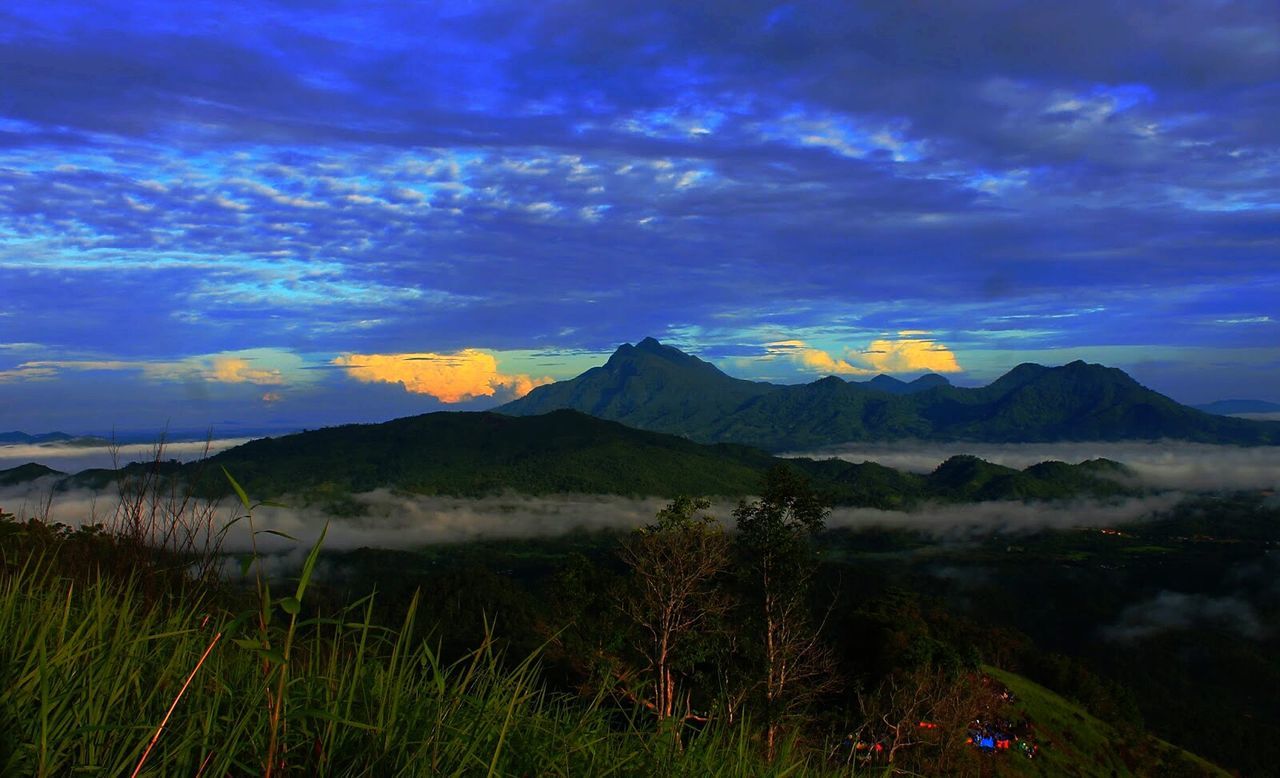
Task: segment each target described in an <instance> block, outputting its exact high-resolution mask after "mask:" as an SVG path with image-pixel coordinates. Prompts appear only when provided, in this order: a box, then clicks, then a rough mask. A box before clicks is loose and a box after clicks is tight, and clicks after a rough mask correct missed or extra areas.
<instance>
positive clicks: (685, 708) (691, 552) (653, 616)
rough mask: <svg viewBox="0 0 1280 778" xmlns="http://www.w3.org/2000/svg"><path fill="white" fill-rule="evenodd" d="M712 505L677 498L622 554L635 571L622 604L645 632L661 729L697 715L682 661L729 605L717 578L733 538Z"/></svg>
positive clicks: (650, 703)
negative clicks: (712, 511)
mask: <svg viewBox="0 0 1280 778" xmlns="http://www.w3.org/2000/svg"><path fill="white" fill-rule="evenodd" d="M710 507H711V504H710V503H709V502H708V501H707V500H705V499H701V498H699V499H694V498H691V497H677V498H676V499H675V500H674V501H673V502H672V503H671V504H670V505H668V506H667V507H665V508H663V509H662V510H661V511H659V512H658V516H657V522H656V523H654V524H650V525H649V526H646V527H644V528H642V529H639V530H636V531H635V532H634V533H632V535H631V536H630V537H628V538H627V540H626V541H624V542H623V544H622V548H621V550H620V552H619V553H620V556H621V557H622V561H623V562H624V563H625V564H626V565H627V567H628V568H630V570H631V586H630V588H629V590H628V593H627V595H626V597H625V598H624V601H623V603H622V608H623V610H624V612H625V613H626V614H627V616H628V617H629V618H630V619H631V621H633V622H634V623H635V624H636V626H637V627H639V629H640V634H641V635H642V637H641V640H640V641H639V645H638V646H637V648H638V649H639V652H640V653H641V655H642V656H644V658H645V660H646V661H647V662H648V666H647V668H646V671H647V673H648V674H649V675H650V677H651V679H652V688H651V689H650V691H649V694H648V695H647V701H646V703H645V705H646V707H649V708H650V709H651V710H652V711H653V713H654V715H655V716H656V717H657V719H658V726H659V727H662V726H663V725H664V724H665V723H666V722H668V720H670V719H673V718H675V719H679V720H687V719H690V718H696V716H695V714H694V713H693V711H692V704H691V698H690V692H689V691H688V690H687V689H685V690H682V689H681V688H680V687H681V678H680V675H681V672H680V670H681V666H682V664H685V663H687V662H689V661H691V659H692V657H691V656H690V647H691V645H692V644H693V643H694V642H695V641H694V638H695V637H696V636H697V635H698V633H699V632H701V631H704V630H707V629H709V628H710V625H711V623H712V622H713V621H714V620H715V618H716V616H718V615H719V614H721V613H723V612H724V611H725V610H726V599H725V597H724V595H723V593H722V592H720V591H719V590H718V589H717V588H716V585H715V579H716V577H717V576H718V575H719V574H720V573H722V572H723V571H724V570H725V568H726V567H727V565H728V559H729V554H728V541H727V540H726V539H725V535H724V531H723V529H722V527H721V526H720V523H719V522H718V521H717V520H716V519H715V518H714V517H713V516H711V515H710V514H708V513H706V511H707V509H708V508H710Z"/></svg>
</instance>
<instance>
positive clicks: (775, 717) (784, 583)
mask: <svg viewBox="0 0 1280 778" xmlns="http://www.w3.org/2000/svg"><path fill="white" fill-rule="evenodd" d="M827 513H828V509H827V507H826V505H825V504H824V503H823V501H822V500H821V499H820V498H819V497H818V495H817V494H815V493H814V492H813V491H812V490H811V489H810V487H809V484H808V482H807V481H806V480H804V478H803V476H801V475H800V474H798V473H796V472H795V471H794V470H792V469H790V468H787V467H785V466H781V467H776V468H774V469H772V470H770V471H769V473H768V474H767V475H766V477H765V485H764V491H763V494H762V495H761V498H760V499H759V500H757V501H755V502H751V503H747V502H743V503H740V504H739V505H738V507H737V509H736V510H734V517H735V518H736V519H737V522H738V536H737V539H736V545H737V547H738V552H739V556H740V558H741V564H742V570H743V573H744V575H745V577H746V578H747V587H746V597H747V601H748V603H749V608H750V611H752V613H751V616H752V620H753V621H755V622H756V623H757V624H758V631H757V633H756V634H758V635H759V639H760V643H759V645H758V649H759V652H760V673H759V685H760V687H761V690H762V692H763V707H764V710H763V713H764V721H765V726H766V730H765V748H766V754H767V756H768V758H769V759H770V760H772V759H773V755H774V752H775V749H776V746H777V740H778V733H779V732H780V730H781V727H782V724H783V722H784V720H785V719H786V718H787V717H788V716H790V715H791V714H793V713H795V712H796V711H798V710H799V709H801V708H803V707H804V706H805V705H807V704H808V703H809V702H810V701H811V700H812V699H813V698H814V697H815V696H817V695H819V694H821V693H823V692H824V691H827V690H829V689H831V688H832V687H833V685H834V684H835V679H834V675H833V670H834V661H833V658H832V655H831V652H830V650H829V649H828V648H827V646H826V645H825V644H824V643H823V642H822V639H821V628H820V625H815V624H814V623H813V620H812V619H811V618H810V607H809V606H810V603H809V589H810V582H811V579H812V577H813V573H814V571H815V569H816V566H817V562H816V558H815V556H814V552H813V549H812V546H811V543H810V540H811V537H812V536H813V535H814V534H815V533H817V532H819V531H821V530H822V528H823V526H824V523H825V521H826V517H827Z"/></svg>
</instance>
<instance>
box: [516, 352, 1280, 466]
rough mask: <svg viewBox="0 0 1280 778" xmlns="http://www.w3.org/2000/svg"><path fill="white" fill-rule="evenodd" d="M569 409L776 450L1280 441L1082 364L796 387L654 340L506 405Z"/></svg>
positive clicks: (1266, 426) (1255, 424)
mask: <svg viewBox="0 0 1280 778" xmlns="http://www.w3.org/2000/svg"><path fill="white" fill-rule="evenodd" d="M565 408H567V409H573V410H577V411H582V412H583V413H588V414H590V415H592V416H597V417H599V418H603V419H610V420H613V421H619V422H622V423H623V424H626V425H629V426H632V427H638V428H640V429H646V430H652V431H656V432H667V433H671V434H675V435H680V436H683V437H687V438H689V439H691V440H695V441H699V442H704V443H740V444H745V445H750V446H755V447H759V448H762V449H765V450H768V451H789V450H790V451H794V450H804V449H812V448H817V447H821V446H829V445H835V444H840V443H847V442H850V441H867V440H896V439H918V440H972V441H983V442H1051V441H1063V440H1130V439H1145V440H1154V439H1160V438H1171V439H1178V440H1190V441H1200V442H1205V443H1234V444H1244V445H1270V444H1277V443H1280V422H1263V421H1251V420H1245V419H1234V418H1227V417H1224V416H1217V415H1212V414H1209V413H1205V412H1203V411H1199V410H1196V409H1194V408H1189V407H1187V406H1185V405H1181V404H1179V403H1177V402H1175V401H1173V400H1171V399H1169V398H1168V397H1165V396H1164V395H1162V394H1159V393H1158V392H1154V391H1152V390H1150V389H1148V388H1146V387H1144V386H1142V385H1141V384H1139V383H1138V382H1137V381H1134V380H1133V379H1132V378H1130V377H1129V376H1128V375H1127V374H1125V373H1124V372H1123V371H1121V370H1118V369H1116V368H1108V367H1104V366H1102V365H1095V364H1086V363H1085V362H1081V361H1077V362H1072V363H1070V364H1067V365H1063V366H1061V367H1045V366H1043V365H1036V364H1030V363H1028V364H1022V365H1018V366H1017V367H1015V368H1014V369H1012V370H1010V371H1009V372H1008V373H1006V374H1005V375H1003V376H1001V377H1000V378H999V379H997V380H996V381H994V382H992V383H991V384H989V385H987V386H984V387H981V388H976V389H967V388H961V387H955V386H951V385H950V383H949V382H947V381H946V379H945V378H942V377H941V376H933V375H929V376H924V377H922V378H919V379H916V380H915V381H912V382H911V383H905V382H902V381H899V380H897V379H894V378H891V377H888V376H879V377H877V378H874V379H872V380H871V381H867V382H865V383H857V382H850V381H846V380H844V379H841V378H838V377H835V376H829V377H827V378H823V379H821V380H818V381H814V382H813V383H810V384H802V385H790V386H788V385H778V384H770V383H764V382H754V381H744V380H742V379H738V378H733V377H731V376H728V375H726V374H725V373H723V372H721V371H720V370H719V369H718V368H716V367H715V366H714V365H712V364H710V363H709V362H704V361H703V360H701V359H698V358H697V357H693V356H690V355H689V354H685V353H684V352H682V351H680V350H678V349H676V348H673V347H671V346H664V345H662V344H661V343H659V342H658V341H656V340H654V339H653V338H645V339H644V340H642V341H640V342H639V343H637V344H636V345H634V346H633V345H630V344H624V345H622V346H621V347H619V348H618V350H617V351H615V352H614V353H613V355H612V356H611V357H610V358H609V360H608V362H606V363H605V364H604V365H603V366H601V367H595V368H592V369H590V370H588V371H586V372H585V373H583V374H582V375H579V376H578V377H576V378H573V379H570V380H567V381H559V382H556V383H553V384H549V385H546V386H541V387H538V388H536V389H534V390H533V391H531V392H530V393H529V394H527V395H525V396H524V397H522V398H520V399H518V400H515V401H513V402H510V403H507V404H506V405H503V406H501V407H500V408H498V409H497V411H498V412H500V413H505V414H510V415H513V416H532V415H536V414H542V413H547V412H548V411H552V410H557V409H565Z"/></svg>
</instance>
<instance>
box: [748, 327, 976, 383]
mask: <svg viewBox="0 0 1280 778" xmlns="http://www.w3.org/2000/svg"><path fill="white" fill-rule="evenodd" d="M927 334H928V333H927V332H925V331H923V330H902V331H900V332H899V333H898V337H897V338H893V339H889V338H882V339H878V340H874V341H872V342H871V344H870V345H868V346H867V347H866V348H865V349H861V350H856V349H850V350H848V351H846V352H845V355H844V356H843V357H833V356H832V355H831V354H830V353H828V352H826V351H823V350H822V349H818V348H813V347H812V346H810V345H809V344H808V343H806V342H805V341H803V340H798V339H792V340H777V341H772V342H770V343H766V344H765V359H774V358H777V357H781V358H784V359H787V360H789V361H791V362H792V363H794V364H796V365H798V366H800V367H802V368H803V369H805V370H807V371H811V372H816V373H821V374H824V375H853V376H874V375H877V374H879V373H919V372H926V371H927V372H934V373H957V372H960V371H961V367H960V363H959V362H957V361H956V356H955V354H953V353H952V352H951V350H950V349H948V348H947V347H946V346H944V345H942V344H941V343H938V342H937V341H936V340H934V339H932V338H924V337H920V336H922V335H927Z"/></svg>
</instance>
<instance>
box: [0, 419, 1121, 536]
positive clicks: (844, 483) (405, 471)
mask: <svg viewBox="0 0 1280 778" xmlns="http://www.w3.org/2000/svg"><path fill="white" fill-rule="evenodd" d="M783 463H786V464H789V465H791V466H792V467H795V468H798V469H799V470H801V471H802V472H804V473H805V474H807V475H808V476H809V477H810V478H811V479H812V481H813V483H814V485H815V486H816V487H817V488H818V489H819V490H821V491H822V492H824V493H825V494H826V495H827V496H828V497H829V498H830V499H831V500H832V501H833V502H834V503H836V504H841V505H860V506H872V507H878V508H907V507H911V506H913V505H916V504H919V503H921V502H923V501H941V502H956V501H959V502H969V501H977V500H1006V499H1052V498H1062V497H1075V496H1082V495H1092V496H1110V495H1117V494H1130V493H1135V492H1136V491H1137V487H1136V486H1135V484H1134V481H1133V479H1132V478H1131V474H1130V473H1129V472H1128V471H1127V470H1126V469H1125V468H1124V467H1123V466H1122V465H1120V464H1118V463H1115V462H1111V461H1108V460H1101V459H1100V460H1092V461H1089V462H1083V463H1081V464H1078V465H1069V464H1065V463H1062V462H1048V463H1042V464H1039V465H1034V466H1032V467H1029V468H1026V469H1025V470H1015V469H1012V468H1008V467H1003V466H1000V465H995V464H991V463H989V462H985V461H983V460H981V459H977V458H976V457H971V456H957V457H952V458H951V459H949V460H947V461H946V462H944V463H943V464H942V465H941V466H939V467H938V468H937V469H936V470H935V471H934V472H933V473H931V474H928V475H917V474H914V473H905V472H901V471H897V470H893V469H891V468H888V467H884V466H881V465H878V464H875V463H871V462H864V463H861V464H852V463H849V462H844V461H841V460H838V459H828V460H813V459H779V458H776V457H773V456H770V455H769V454H766V453H765V452H763V451H760V450H758V449H754V448H749V447H746V446H740V445H734V444H714V445H703V444H699V443H695V442H693V441H690V440H687V439H685V438H681V437H677V436H675V435H666V434H661V433H656V432H646V431H643V430H637V429H633V428H631V427H626V426H624V425H622V424H619V423H616V422H611V421H605V420H603V419H597V418H594V417H591V416H587V415H586V414H582V413H578V412H576V411H567V410H562V411H554V412H552V413H548V414H545V415H541V416H532V417H528V418H520V417H514V416H507V415H502V414H497V413H450V412H441V413H430V414H426V415H423V416H413V417H409V418H404V419H395V420H393V421H388V422H384V423H382V424H350V425H346V426H342V427H329V428H326V429H321V430H315V431H313V432H302V433H298V434H295V435H287V436H284V437H279V438H264V439H261V440H255V441H251V442H249V443H245V444H244V445H241V446H237V447H235V448H233V449H228V450H227V451H224V452H222V453H220V454H217V455H216V456H214V457H212V458H211V459H210V460H208V461H206V462H205V463H191V464H187V465H181V464H178V463H177V462H162V463H160V464H159V466H158V467H159V468H160V472H161V474H162V475H176V476H182V477H186V478H189V479H193V480H196V481H197V482H198V491H199V492H200V493H202V494H204V495H205V496H217V495H226V494H227V493H228V492H229V491H230V487H229V485H228V483H227V481H226V479H225V478H224V476H223V474H222V469H221V468H222V467H226V468H227V470H228V471H230V472H231V473H232V475H234V476H235V478H236V479H237V480H238V481H239V482H240V483H241V484H242V485H243V486H244V488H245V489H246V490H247V491H248V493H249V494H250V496H252V497H253V498H254V499H269V498H277V497H281V496H284V495H292V496H294V497H296V498H300V499H301V500H303V501H304V502H307V503H312V504H318V505H321V506H325V507H328V508H330V509H332V510H337V511H344V510H347V511H351V512H359V506H358V505H356V504H354V503H352V502H351V501H350V495H351V494H353V493H359V492H367V491H371V490H373V489H378V488H391V489H394V490H398V491H403V492H406V493H412V494H427V495H432V494H439V495H455V496H464V497H473V496H483V495H493V494H502V493H506V492H511V493H518V494H526V495H548V494H565V493H576V494H615V495H628V496H660V497H671V496H675V495H677V494H696V495H709V496H720V497H745V496H747V495H750V494H753V493H755V492H756V491H758V490H759V488H760V483H761V477H762V475H763V474H764V473H765V471H766V470H768V469H769V468H770V467H773V466H775V465H778V464H783ZM152 467H154V465H149V464H145V463H135V464H131V465H129V466H127V467H126V468H123V470H122V471H114V470H102V469H97V470H86V471H83V472H81V473H77V474H75V475H71V476H66V475H64V474H61V473H58V472H57V471H55V470H51V469H49V468H47V467H44V466H43V465H36V464H28V465H23V466H21V467H17V468H12V469H9V470H0V485H13V484H20V483H23V482H28V481H33V480H36V479H40V478H49V479H51V480H52V482H53V483H54V484H55V488H56V489H59V490H66V489H72V488H88V489H99V490H100V489H104V488H108V487H109V486H110V484H111V483H112V482H114V481H115V480H116V478H118V477H119V476H120V475H133V476H137V475H140V474H141V473H142V472H144V471H146V470H147V469H149V468H152Z"/></svg>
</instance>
